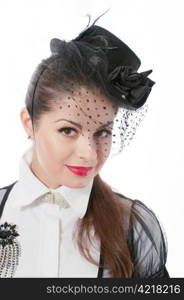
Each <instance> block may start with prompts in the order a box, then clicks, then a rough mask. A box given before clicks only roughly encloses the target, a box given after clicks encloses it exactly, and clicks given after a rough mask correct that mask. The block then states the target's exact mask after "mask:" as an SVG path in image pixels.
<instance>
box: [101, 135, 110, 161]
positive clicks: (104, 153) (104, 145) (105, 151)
mask: <svg viewBox="0 0 184 300" xmlns="http://www.w3.org/2000/svg"><path fill="white" fill-rule="evenodd" d="M111 145H112V138H111V137H110V138H108V139H106V140H105V141H103V142H101V143H100V145H99V149H98V158H99V161H100V163H104V162H105V161H106V160H107V158H108V156H109V154H110V150H111Z"/></svg>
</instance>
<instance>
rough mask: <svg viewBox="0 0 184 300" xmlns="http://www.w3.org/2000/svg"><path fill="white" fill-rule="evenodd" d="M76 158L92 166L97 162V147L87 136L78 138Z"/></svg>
mask: <svg viewBox="0 0 184 300" xmlns="http://www.w3.org/2000/svg"><path fill="white" fill-rule="evenodd" d="M76 152H77V156H78V157H79V158H80V159H84V160H86V161H88V162H89V163H90V164H94V163H95V162H96V161H97V145H96V142H95V141H94V140H93V139H92V138H91V137H89V136H84V135H83V136H82V135H81V136H80V138H79V139H78V143H77V145H76Z"/></svg>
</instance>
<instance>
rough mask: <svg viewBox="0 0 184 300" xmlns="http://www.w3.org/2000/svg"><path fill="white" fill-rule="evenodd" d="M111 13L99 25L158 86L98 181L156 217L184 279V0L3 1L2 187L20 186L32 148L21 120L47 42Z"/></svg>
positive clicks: (173, 271)
mask: <svg viewBox="0 0 184 300" xmlns="http://www.w3.org/2000/svg"><path fill="white" fill-rule="evenodd" d="M108 8H111V9H110V11H109V12H108V13H107V14H106V15H104V16H103V17H102V18H101V19H100V20H99V22H97V25H100V26H104V27H105V28H106V29H109V30H111V31H112V32H113V33H114V34H116V35H117V36H119V37H120V38H121V39H122V40H123V41H124V42H126V43H127V44H128V45H129V46H130V47H131V48H132V49H133V50H134V51H135V53H136V54H137V55H138V56H139V57H140V58H141V61H142V65H141V68H140V69H139V71H144V70H148V69H153V73H152V74H151V75H150V78H152V79H153V80H154V81H156V84H155V86H154V87H153V90H152V93H151V94H150V97H149V111H148V114H147V116H146V118H145V119H144V121H143V122H142V123H141V125H140V127H139V128H138V129H137V134H136V136H135V138H134V140H133V141H132V143H131V144H130V145H129V146H128V147H127V148H126V149H125V150H124V152H123V153H122V154H121V155H120V156H117V157H115V158H114V159H112V160H109V161H107V163H106V165H104V167H103V169H102V171H101V175H102V177H103V178H104V179H105V180H106V181H107V182H108V183H109V184H111V185H112V186H113V187H114V188H116V189H118V190H119V191H120V192H121V193H122V194H125V195H126V196H128V197H131V198H133V199H139V200H141V201H143V202H144V203H145V204H146V205H148V206H149V207H151V208H152V209H153V210H154V211H155V213H156V214H157V216H158V218H159V219H160V220H161V223H162V225H163V227H164V228H165V231H166V234H167V239H168V260H167V268H168V271H169V273H170V276H171V277H184V276H183V274H184V271H183V270H184V262H183V254H184V234H183V231H184V216H183V211H184V204H183V202H184V191H183V170H184V159H183V150H184V143H183V129H184V126H183V125H184V123H183V114H184V113H183V109H184V104H183V102H184V97H183V87H184V84H183V80H184V76H183V69H184V68H183V67H184V64H183V56H184V46H183V36H184V34H183V28H184V19H183V12H184V9H183V1H182V0H181V1H180V0H170V1H169V0H162V1H160V0H124V1H123V0H116V1H115V0H113V1H112V0H109V1H108V0H104V1H102V0H101V1H99V0H93V1H91V0H90V1H87V0H85V1H84V0H83V1H82V0H78V1H75V0H73V1H72V0H67V1H65V0H63V1H62V0H60V1H59V0H37V1H35V0H30V1H25V0H24V1H23V0H22V1H21V0H16V1H13V0H12V1H11V0H6V1H2V0H1V1H0V45H1V46H0V82H1V99H0V138H1V144H0V147H1V148H0V186H1V187H3V186H5V185H8V184H11V183H12V182H14V181H15V180H17V178H18V168H19V159H20V156H21V155H22V153H23V152H24V151H25V149H27V147H28V146H29V145H30V141H29V140H27V136H26V133H25V132H24V130H23V127H22V125H21V122H20V117H19V114H20V110H21V108H22V107H23V106H24V98H25V94H26V89H27V86H28V82H29V80H30V77H31V75H32V73H33V71H34V69H35V67H36V65H37V64H38V63H39V62H40V61H41V59H43V58H45V57H48V56H49V55H50V49H49V42H50V39H51V38H53V37H58V38H61V39H66V40H67V39H68V40H69V39H71V38H74V37H75V36H76V35H77V34H78V33H79V32H80V31H81V30H82V29H84V28H85V27H86V25H87V22H88V18H87V17H85V15H86V14H88V13H90V14H91V16H92V20H94V19H95V18H97V17H98V16H99V15H100V14H102V13H103V12H104V11H105V10H107V9H108Z"/></svg>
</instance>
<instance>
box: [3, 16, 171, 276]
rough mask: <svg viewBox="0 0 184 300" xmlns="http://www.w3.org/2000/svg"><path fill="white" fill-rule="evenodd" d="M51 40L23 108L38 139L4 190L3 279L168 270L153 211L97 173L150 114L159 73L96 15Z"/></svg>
mask: <svg viewBox="0 0 184 300" xmlns="http://www.w3.org/2000/svg"><path fill="white" fill-rule="evenodd" d="M50 46H51V56H50V57H49V58H47V59H44V60H43V61H42V62H41V63H40V64H39V65H38V67H37V69H36V71H35V72H34V74H33V76H32V78H31V81H30V84H29V87H28V91H27V95H26V100H25V104H26V106H25V107H24V108H23V109H22V110H21V113H20V117H21V121H22V124H23V127H24V129H25V131H26V133H27V135H28V137H29V138H30V139H31V140H32V146H31V147H30V148H29V149H28V150H27V151H26V152H25V153H24V155H23V156H22V158H21V161H20V174H19V180H17V181H16V182H14V183H13V184H11V185H9V186H6V187H3V188H1V190H0V199H1V209H0V212H1V227H0V247H1V248H0V255H1V258H0V266H1V269H0V275H1V277H124V278H133V277H134V278H157V277H169V274H168V272H167V269H166V266H165V264H166V258H167V247H166V239H165V237H164V235H163V231H162V229H161V227H160V224H159V221H158V220H157V217H156V216H155V214H154V212H153V211H152V210H151V209H149V208H148V207H147V206H146V205H145V204H144V203H142V202H141V201H139V200H132V199H129V198H127V197H125V196H123V195H122V194H121V193H119V192H117V191H114V190H113V189H112V188H111V186H110V185H108V184H107V183H105V182H104V181H103V180H102V179H101V178H100V175H99V172H100V170H101V168H102V167H103V165H104V163H105V162H106V160H107V158H108V157H109V156H111V155H114V154H117V153H120V152H121V151H122V149H123V147H124V146H125V145H127V144H128V143H129V141H130V140H131V139H132V138H133V136H134V134H135V130H136V128H137V126H138V125H139V123H140V121H141V120H142V119H143V116H144V115H145V112H146V100H147V97H148V95H149V93H150V91H151V89H152V86H153V85H154V82H153V81H152V80H151V79H149V78H148V75H149V74H150V73H151V72H152V71H151V70H150V71H146V72H142V73H138V72H137V70H138V68H139V66H140V64H141V62H140V59H139V58H138V57H137V55H136V54H135V53H134V52H133V51H132V50H131V49H130V48H129V47H128V46H127V45H126V44H125V43H124V42H123V41H121V40H120V39H119V38H117V37H116V36H115V35H113V34H112V33H111V32H109V31H107V30H106V29H104V28H102V27H100V26H97V25H95V22H94V23H93V24H92V25H91V26H88V27H87V28H86V29H85V30H84V31H83V32H81V33H80V34H79V36H78V37H77V38H75V39H73V40H71V41H68V42H66V41H64V40H59V39H52V40H51V44H50Z"/></svg>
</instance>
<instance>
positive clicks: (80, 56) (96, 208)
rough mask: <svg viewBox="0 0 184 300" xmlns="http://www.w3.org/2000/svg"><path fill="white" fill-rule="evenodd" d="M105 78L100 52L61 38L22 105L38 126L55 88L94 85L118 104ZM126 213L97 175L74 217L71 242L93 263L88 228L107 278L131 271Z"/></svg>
mask: <svg viewBox="0 0 184 300" xmlns="http://www.w3.org/2000/svg"><path fill="white" fill-rule="evenodd" d="M93 58H94V59H93ZM97 62H98V63H97ZM94 63H95V64H94ZM106 78H107V61H106V58H105V56H104V54H103V52H100V51H98V52H97V51H96V50H95V49H93V48H92V47H90V46H89V45H87V44H85V43H82V42H74V41H70V42H66V41H61V51H60V53H59V54H55V55H54V54H53V55H51V56H50V57H49V58H47V59H44V60H42V62H41V63H40V64H39V65H38V67H37V68H36V70H35V72H34V74H33V76H32V78H31V80H30V84H29V87H28V91H27V94H26V99H25V104H26V108H27V110H28V112H29V114H30V117H31V118H32V123H33V124H34V126H38V125H39V119H40V117H41V115H42V114H43V113H46V112H49V111H51V110H52V109H53V106H54V105H53V104H54V103H53V102H54V101H53V99H54V98H55V96H57V93H58V92H59V93H64V92H66V91H67V92H69V91H72V89H73V88H77V87H79V86H85V87H88V88H90V89H98V90H99V91H100V92H101V93H103V94H104V95H105V96H107V97H108V99H109V100H110V101H111V102H112V103H113V104H116V105H117V106H118V105H119V103H118V101H116V98H114V97H113V96H112V95H110V94H109V93H108V89H107V81H106ZM129 216H130V211H129V208H128V206H126V204H125V202H123V201H121V199H120V197H119V196H118V195H117V194H116V193H115V192H113V191H112V189H111V187H110V186H109V185H108V184H107V183H105V182H104V181H103V180H102V179H101V178H100V176H99V175H97V176H96V177H95V178H94V183H93V187H92V191H91V195H90V199H89V205H88V209H87V212H86V215H85V216H84V218H83V219H82V220H81V222H78V227H77V231H76V233H77V236H76V241H77V244H78V247H79V250H80V252H81V253H82V255H83V256H84V257H85V258H86V259H88V260H89V261H90V262H92V263H94V264H97V265H98V262H96V261H95V260H94V259H93V257H92V256H91V255H90V251H89V249H88V246H87V244H86V242H87V240H86V238H85V237H86V235H87V237H88V239H89V240H90V229H91V228H92V227H93V228H94V232H95V235H96V236H97V237H98V239H99V240H100V243H101V251H102V252H101V253H102V257H103V263H104V266H105V267H106V268H107V269H108V270H109V272H110V274H111V276H112V277H127V278H128V277H131V276H132V273H133V263H132V261H131V256H130V251H129V248H128V242H127V232H128V228H127V225H126V224H127V218H128V217H129Z"/></svg>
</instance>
